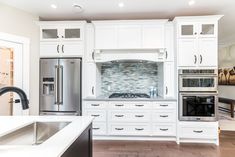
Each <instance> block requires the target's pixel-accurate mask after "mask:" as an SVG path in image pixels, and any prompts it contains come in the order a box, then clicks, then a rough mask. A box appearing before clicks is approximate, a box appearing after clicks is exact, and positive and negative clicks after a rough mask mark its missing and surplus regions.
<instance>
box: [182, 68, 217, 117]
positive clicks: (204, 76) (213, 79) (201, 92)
mask: <svg viewBox="0 0 235 157" xmlns="http://www.w3.org/2000/svg"><path fill="white" fill-rule="evenodd" d="M217 76H218V75H217V70H179V119H180V120H182V121H216V120H217V111H218V110H217V107H218V91H217V78H218V77H217Z"/></svg>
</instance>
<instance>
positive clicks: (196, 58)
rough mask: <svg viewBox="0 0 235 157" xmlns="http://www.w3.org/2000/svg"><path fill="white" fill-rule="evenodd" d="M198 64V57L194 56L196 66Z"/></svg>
mask: <svg viewBox="0 0 235 157" xmlns="http://www.w3.org/2000/svg"><path fill="white" fill-rule="evenodd" d="M196 63H197V56H196V55H194V64H196Z"/></svg>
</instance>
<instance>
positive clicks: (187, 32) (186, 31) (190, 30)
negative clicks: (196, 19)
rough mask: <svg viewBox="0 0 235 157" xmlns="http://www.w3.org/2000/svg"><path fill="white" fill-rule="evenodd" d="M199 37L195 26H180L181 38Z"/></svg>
mask: <svg viewBox="0 0 235 157" xmlns="http://www.w3.org/2000/svg"><path fill="white" fill-rule="evenodd" d="M194 35H197V33H196V31H195V25H194V24H182V25H180V36H181V37H189V36H194Z"/></svg>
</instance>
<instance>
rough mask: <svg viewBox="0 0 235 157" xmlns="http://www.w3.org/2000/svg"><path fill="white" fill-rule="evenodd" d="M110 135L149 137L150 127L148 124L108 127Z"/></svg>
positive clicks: (113, 125) (112, 124)
mask: <svg viewBox="0 0 235 157" xmlns="http://www.w3.org/2000/svg"><path fill="white" fill-rule="evenodd" d="M109 134H110V135H133V136H138V135H140V136H141V135H142V136H143V135H145V136H146V135H149V134H150V126H149V125H148V124H115V123H111V124H110V125H109Z"/></svg>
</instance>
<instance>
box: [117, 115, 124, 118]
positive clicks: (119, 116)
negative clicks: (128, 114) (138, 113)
mask: <svg viewBox="0 0 235 157" xmlns="http://www.w3.org/2000/svg"><path fill="white" fill-rule="evenodd" d="M115 117H118V118H121V117H124V115H115Z"/></svg>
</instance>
